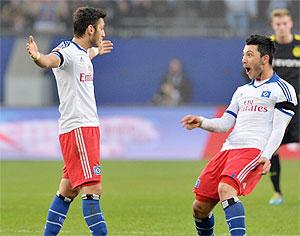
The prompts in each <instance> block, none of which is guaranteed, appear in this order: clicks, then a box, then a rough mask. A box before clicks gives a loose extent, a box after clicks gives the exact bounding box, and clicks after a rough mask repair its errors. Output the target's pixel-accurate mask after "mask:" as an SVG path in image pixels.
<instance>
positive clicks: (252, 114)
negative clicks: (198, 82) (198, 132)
mask: <svg viewBox="0 0 300 236" xmlns="http://www.w3.org/2000/svg"><path fill="white" fill-rule="evenodd" d="M274 51H275V46H274V43H273V42H272V41H271V39H270V38H268V37H264V36H260V35H252V36H250V37H249V38H248V39H247V40H246V45H245V47H244V50H243V58H242V63H243V67H244V68H245V71H246V74H247V75H248V76H249V78H250V79H251V82H250V83H249V84H246V85H244V86H241V87H239V88H238V89H237V90H236V91H235V93H234V94H233V97H232V100H231V103H230V105H229V106H228V108H227V109H226V111H225V112H224V114H223V116H222V117H221V118H214V119H207V118H204V117H202V116H196V115H187V116H185V117H184V118H183V119H182V121H181V122H182V124H183V126H184V127H185V128H187V129H189V130H191V129H194V128H202V129H204V130H207V131H211V132H226V131H228V130H229V129H230V128H232V127H233V130H232V132H231V133H230V135H229V137H228V138H227V140H226V141H225V143H224V144H223V147H222V149H221V150H220V152H219V153H217V154H216V155H215V156H214V157H213V158H212V159H211V160H210V161H209V163H208V164H207V165H206V167H205V168H204V170H203V171H202V173H201V175H200V176H199V178H198V180H197V182H196V184H195V186H194V193H195V201H194V203H193V214H194V218H195V224H196V230H197V232H198V235H214V215H213V213H212V210H213V208H214V207H215V205H216V204H217V203H218V202H219V201H220V202H221V205H222V207H223V209H224V212H225V217H226V222H227V224H228V227H229V232H230V234H231V235H246V226H245V211H244V206H243V204H242V203H241V201H240V200H239V198H238V196H240V195H247V194H249V193H250V192H251V191H252V190H253V189H254V187H255V186H256V184H257V183H258V181H259V180H260V177H261V175H262V174H266V173H267V172H268V171H269V170H270V158H271V157H272V154H273V153H274V152H275V151H276V150H277V148H278V147H279V146H280V143H281V140H282V138H283V135H284V132H285V129H286V127H287V125H288V123H289V122H290V120H291V118H292V117H293V115H294V114H295V109H296V105H297V97H296V93H295V89H294V88H293V87H292V86H291V85H290V84H289V83H288V82H286V81H285V80H283V79H282V78H280V77H279V76H278V75H277V74H276V73H275V72H274V71H273V68H272V60H273V55H274Z"/></svg>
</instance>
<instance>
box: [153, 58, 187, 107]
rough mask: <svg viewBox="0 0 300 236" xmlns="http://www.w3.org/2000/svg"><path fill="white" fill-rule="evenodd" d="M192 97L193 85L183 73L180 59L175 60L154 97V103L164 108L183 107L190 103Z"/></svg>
mask: <svg viewBox="0 0 300 236" xmlns="http://www.w3.org/2000/svg"><path fill="white" fill-rule="evenodd" d="M190 95H191V85H190V81H189V80H188V79H187V76H186V75H185V73H184V71H183V68H182V63H181V61H180V60H179V59H177V58H173V59H171V61H170V63H169V68H168V71H167V73H166V74H165V76H164V77H163V79H162V82H161V85H160V88H159V91H158V92H157V93H156V94H155V95H154V98H153V103H154V104H155V105H162V106H176V105H182V104H185V103H187V102H189V97H190Z"/></svg>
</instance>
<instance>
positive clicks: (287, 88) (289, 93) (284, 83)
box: [279, 79, 292, 101]
mask: <svg viewBox="0 0 300 236" xmlns="http://www.w3.org/2000/svg"><path fill="white" fill-rule="evenodd" d="M279 82H280V83H282V84H283V87H285V89H286V90H287V92H288V96H289V98H290V101H292V95H291V92H290V90H289V87H288V86H287V85H286V82H285V81H284V80H282V79H280V80H279Z"/></svg>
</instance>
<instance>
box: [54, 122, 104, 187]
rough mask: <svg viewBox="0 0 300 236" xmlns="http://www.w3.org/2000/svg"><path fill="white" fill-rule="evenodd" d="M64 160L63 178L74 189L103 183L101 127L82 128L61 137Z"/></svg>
mask: <svg viewBox="0 0 300 236" xmlns="http://www.w3.org/2000/svg"><path fill="white" fill-rule="evenodd" d="M59 141H60V146H61V150H62V154H63V158H64V170H63V178H66V179H69V180H70V183H71V185H72V188H76V187H78V186H80V185H82V184H86V183H89V182H100V181H101V166H100V130H99V127H81V128H77V129H74V130H72V131H70V132H68V133H65V134H61V135H59Z"/></svg>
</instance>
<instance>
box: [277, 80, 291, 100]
mask: <svg viewBox="0 0 300 236" xmlns="http://www.w3.org/2000/svg"><path fill="white" fill-rule="evenodd" d="M276 83H277V84H278V85H279V87H280V88H281V90H282V92H283V94H284V96H285V97H286V99H287V101H288V102H290V101H291V99H290V97H289V95H288V90H287V89H286V88H285V87H284V86H283V84H282V83H281V82H280V81H279V80H278V81H276Z"/></svg>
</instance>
